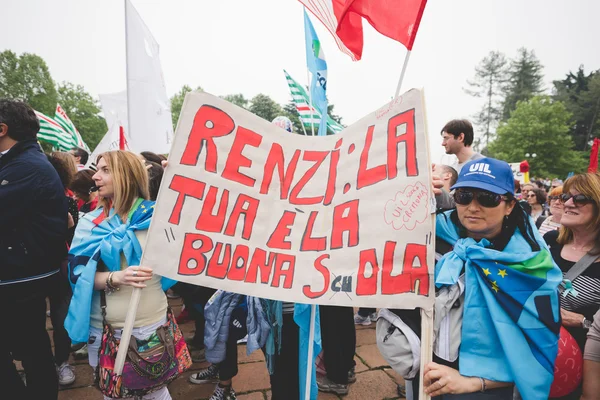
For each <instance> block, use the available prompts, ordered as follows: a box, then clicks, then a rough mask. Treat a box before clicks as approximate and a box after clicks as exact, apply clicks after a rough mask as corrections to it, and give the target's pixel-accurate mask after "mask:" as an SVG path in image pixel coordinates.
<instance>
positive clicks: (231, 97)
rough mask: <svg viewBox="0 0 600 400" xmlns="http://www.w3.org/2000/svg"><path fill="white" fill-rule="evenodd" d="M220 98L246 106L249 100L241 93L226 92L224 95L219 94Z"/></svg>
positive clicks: (239, 105)
mask: <svg viewBox="0 0 600 400" xmlns="http://www.w3.org/2000/svg"><path fill="white" fill-rule="evenodd" d="M221 98H222V99H223V100H227V101H228V102H230V103H231V104H235V105H236V106H238V107H242V108H248V102H249V100H248V99H247V98H245V97H244V95H243V94H241V93H237V94H228V95H226V96H221Z"/></svg>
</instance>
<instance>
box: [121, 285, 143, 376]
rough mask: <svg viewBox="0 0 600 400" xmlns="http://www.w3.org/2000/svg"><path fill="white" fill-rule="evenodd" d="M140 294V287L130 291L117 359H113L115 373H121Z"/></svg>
mask: <svg viewBox="0 0 600 400" xmlns="http://www.w3.org/2000/svg"><path fill="white" fill-rule="evenodd" d="M141 295H142V289H140V288H134V289H133V292H132V293H131V300H129V308H128V309H127V316H126V317H125V326H124V327H123V331H122V333H121V341H120V342H119V350H118V351H117V359H116V360H115V374H117V375H121V373H123V366H124V365H125V356H126V355H127V349H128V348H129V340H130V339H131V332H132V331H133V323H134V322H135V314H136V313H137V309H138V305H139V304H140V296H141Z"/></svg>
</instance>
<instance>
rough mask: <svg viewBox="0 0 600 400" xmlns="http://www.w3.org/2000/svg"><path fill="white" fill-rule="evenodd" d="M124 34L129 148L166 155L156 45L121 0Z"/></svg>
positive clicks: (167, 124) (166, 111)
mask: <svg viewBox="0 0 600 400" xmlns="http://www.w3.org/2000/svg"><path fill="white" fill-rule="evenodd" d="M125 35H126V39H127V95H128V97H129V98H128V117H129V130H128V136H129V139H130V142H129V146H130V149H131V150H132V151H135V152H141V151H145V150H147V151H153V152H155V153H158V154H166V153H168V152H169V151H170V150H171V142H172V141H173V123H172V120H171V110H170V107H169V99H168V97H167V90H166V88H165V82H164V79H163V74H162V68H161V66H160V57H159V47H158V43H157V42H156V40H154V37H153V36H152V33H151V32H150V30H149V29H148V27H146V25H145V24H144V21H143V20H142V18H141V17H140V15H139V14H138V12H137V11H136V9H135V8H134V7H133V5H132V4H131V2H130V1H129V0H125Z"/></svg>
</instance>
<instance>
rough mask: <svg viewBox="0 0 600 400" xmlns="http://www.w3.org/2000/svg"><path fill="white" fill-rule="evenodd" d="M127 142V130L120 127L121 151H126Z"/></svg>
mask: <svg viewBox="0 0 600 400" xmlns="http://www.w3.org/2000/svg"><path fill="white" fill-rule="evenodd" d="M126 146H127V140H125V130H124V129H123V127H122V126H119V150H126V148H125V147H126Z"/></svg>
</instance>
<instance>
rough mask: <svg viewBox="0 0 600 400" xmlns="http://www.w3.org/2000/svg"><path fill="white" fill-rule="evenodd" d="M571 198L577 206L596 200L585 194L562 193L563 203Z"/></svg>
mask: <svg viewBox="0 0 600 400" xmlns="http://www.w3.org/2000/svg"><path fill="white" fill-rule="evenodd" d="M569 199H573V204H575V205H576V206H583V205H585V204H589V203H593V202H594V199H591V198H589V197H587V196H586V195H584V194H576V195H572V194H571V193H563V194H561V195H560V200H561V201H562V202H563V203H566V202H567V201H569Z"/></svg>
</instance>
